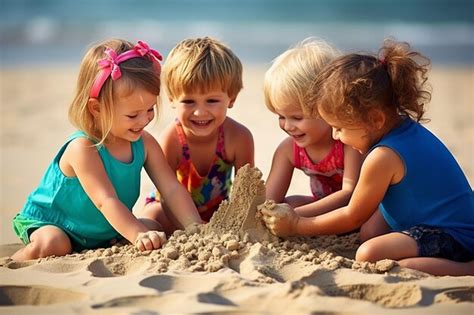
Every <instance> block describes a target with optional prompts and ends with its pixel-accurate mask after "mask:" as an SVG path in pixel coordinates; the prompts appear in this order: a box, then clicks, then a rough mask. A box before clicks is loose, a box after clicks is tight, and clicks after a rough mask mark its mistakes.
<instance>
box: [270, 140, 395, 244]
mask: <svg viewBox="0 0 474 315" xmlns="http://www.w3.org/2000/svg"><path fill="white" fill-rule="evenodd" d="M403 173H404V166H403V163H402V161H401V160H400V158H399V157H398V155H397V154H396V153H395V152H393V151H392V150H390V149H388V148H385V147H380V148H376V149H375V150H373V151H372V152H371V153H370V154H369V155H368V156H367V158H366V159H365V161H364V163H363V165H362V168H361V173H360V178H359V181H358V182H357V185H356V187H355V189H354V193H353V194H352V198H351V200H350V201H349V204H348V205H347V206H345V207H342V208H339V209H336V210H334V211H331V212H328V213H326V214H323V215H320V216H317V217H313V218H303V217H299V216H298V215H297V214H296V213H295V212H294V211H293V210H291V211H287V214H286V216H283V217H278V216H276V215H275V214H274V213H273V211H272V210H268V209H263V210H262V214H263V219H264V221H265V224H266V225H267V227H268V228H269V230H270V231H271V232H272V233H273V234H275V235H279V236H288V235H308V236H310V235H311V236H312V235H327V234H340V233H345V232H350V231H352V230H354V229H356V228H358V227H360V226H361V225H362V224H363V223H364V222H366V221H367V220H368V219H369V218H370V216H371V215H372V214H373V212H374V211H375V210H376V209H377V207H378V205H379V204H380V202H381V201H382V199H383V197H384V195H385V192H386V191H387V188H388V187H389V185H392V184H395V183H398V182H399V181H400V180H401V178H402V177H403Z"/></svg>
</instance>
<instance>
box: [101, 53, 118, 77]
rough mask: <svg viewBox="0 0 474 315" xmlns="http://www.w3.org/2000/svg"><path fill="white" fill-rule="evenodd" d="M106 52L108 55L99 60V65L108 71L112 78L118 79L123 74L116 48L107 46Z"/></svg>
mask: <svg viewBox="0 0 474 315" xmlns="http://www.w3.org/2000/svg"><path fill="white" fill-rule="evenodd" d="M105 54H106V55H107V57H106V58H104V59H101V60H99V61H98V64H99V67H100V68H101V69H102V70H103V71H104V72H106V73H108V74H109V75H110V76H111V77H112V80H117V79H118V78H120V77H121V76H122V72H121V71H120V67H119V63H120V61H119V60H118V58H117V57H118V56H117V53H116V52H115V50H113V49H111V48H107V49H106V50H105ZM107 76H108V75H107Z"/></svg>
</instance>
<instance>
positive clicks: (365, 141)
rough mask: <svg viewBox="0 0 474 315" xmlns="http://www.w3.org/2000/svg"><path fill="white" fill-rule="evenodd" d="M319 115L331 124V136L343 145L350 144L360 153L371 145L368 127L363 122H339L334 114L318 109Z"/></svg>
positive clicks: (366, 150) (364, 151)
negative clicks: (351, 123)
mask: <svg viewBox="0 0 474 315" xmlns="http://www.w3.org/2000/svg"><path fill="white" fill-rule="evenodd" d="M319 114H320V115H321V117H322V118H323V119H324V120H325V121H326V122H327V123H328V124H329V125H330V126H331V128H332V137H333V138H334V139H335V140H340V141H341V142H342V143H344V144H345V145H348V146H351V147H352V148H354V149H355V150H357V151H359V152H360V153H361V154H365V153H367V152H368V151H369V149H370V148H371V147H372V145H373V139H372V137H371V136H370V132H369V129H368V128H367V127H366V126H364V125H363V124H353V125H348V124H344V123H342V122H340V121H339V120H337V119H336V118H335V117H334V116H332V115H328V114H326V113H325V112H324V111H320V112H319Z"/></svg>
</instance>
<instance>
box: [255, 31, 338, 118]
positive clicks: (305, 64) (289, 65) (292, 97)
mask: <svg viewBox="0 0 474 315" xmlns="http://www.w3.org/2000/svg"><path fill="white" fill-rule="evenodd" d="M338 55H339V51H338V50H337V49H335V48H334V47H332V46H331V45H330V44H328V43H327V42H325V41H322V40H319V39H315V38H307V39H305V40H303V41H302V42H300V43H298V44H297V45H295V46H294V47H292V48H290V49H288V50H286V51H285V52H284V53H282V54H281V55H279V56H278V57H277V58H275V59H274V60H273V63H272V65H271V67H270V68H269V69H268V70H267V72H266V73H265V78H264V83H263V93H264V96H265V105H266V106H267V108H268V109H269V110H270V111H271V112H273V113H276V111H277V110H278V108H280V107H281V106H285V105H289V103H291V102H294V104H293V105H295V106H298V107H301V108H302V109H304V108H305V106H303V104H304V100H305V95H306V93H307V91H308V90H309V89H310V87H311V86H312V84H313V81H314V79H315V78H316V76H317V75H318V73H319V72H320V71H321V70H322V69H323V68H324V66H326V65H327V64H328V63H329V62H330V61H331V60H333V59H334V58H335V57H337V56H338ZM315 105H316V104H313V106H315Z"/></svg>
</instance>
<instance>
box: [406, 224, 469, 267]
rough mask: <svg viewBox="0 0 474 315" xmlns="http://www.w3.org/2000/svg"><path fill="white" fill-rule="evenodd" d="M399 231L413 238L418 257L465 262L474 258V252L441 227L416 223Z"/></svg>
mask: <svg viewBox="0 0 474 315" xmlns="http://www.w3.org/2000/svg"><path fill="white" fill-rule="evenodd" d="M401 233H403V234H405V235H408V236H410V237H411V238H413V239H414V240H415V241H416V243H417V245H418V255H419V256H420V257H438V258H445V259H449V260H454V261H459V262H466V261H471V260H474V254H473V253H471V252H469V251H468V250H467V249H466V248H464V246H462V245H461V244H460V243H459V242H458V241H456V240H455V239H454V238H453V237H452V236H451V235H450V234H448V233H446V232H444V231H443V230H442V229H438V228H433V227H430V226H426V225H417V226H414V227H412V228H410V229H408V230H405V231H401Z"/></svg>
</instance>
